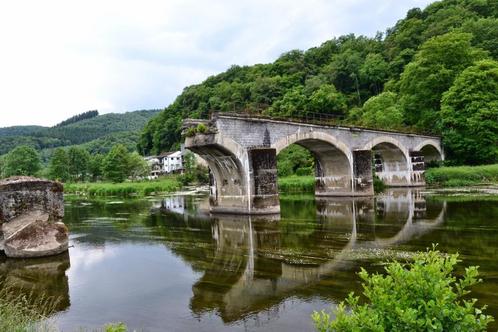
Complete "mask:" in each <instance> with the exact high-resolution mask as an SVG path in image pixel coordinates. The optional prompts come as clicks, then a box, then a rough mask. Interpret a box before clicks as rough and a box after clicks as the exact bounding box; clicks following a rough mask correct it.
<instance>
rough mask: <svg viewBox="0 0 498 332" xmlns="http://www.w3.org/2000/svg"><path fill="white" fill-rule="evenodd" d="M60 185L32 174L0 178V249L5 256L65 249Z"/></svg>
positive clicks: (45, 253) (66, 230)
mask: <svg viewBox="0 0 498 332" xmlns="http://www.w3.org/2000/svg"><path fill="white" fill-rule="evenodd" d="M62 193H63V187H62V185H61V184H60V183H58V182H53V181H47V180H41V179H37V178H32V177H15V178H8V179H6V180H3V181H0V208H1V209H0V249H1V250H3V251H4V252H5V255H6V256H8V257H16V258H23V257H26V258H29V257H43V256H51V255H56V254H60V253H62V252H65V251H67V249H68V235H69V234H68V233H69V232H68V229H67V227H66V226H65V225H64V224H63V223H62V222H61V219H62V217H63V215H64V202H63V194H62Z"/></svg>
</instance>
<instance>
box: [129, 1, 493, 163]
mask: <svg viewBox="0 0 498 332" xmlns="http://www.w3.org/2000/svg"><path fill="white" fill-rule="evenodd" d="M497 50H498V6H497V5H496V1H492V0H487V1H486V0H485V1H480V0H443V1H438V2H434V3H432V4H430V5H429V6H428V7H427V8H425V9H424V10H420V9H418V8H415V9H412V10H410V11H408V13H407V14H406V17H405V18H404V19H402V20H400V21H398V22H397V23H396V25H395V26H394V27H392V28H389V29H387V31H386V33H385V34H378V35H377V36H375V37H373V38H369V37H364V36H354V35H346V36H341V37H338V38H334V39H332V40H329V41H326V42H325V43H323V44H322V45H321V46H319V47H314V48H311V49H309V50H307V51H304V52H303V51H299V50H293V51H290V52H287V53H285V54H283V55H282V56H280V57H279V58H278V59H277V60H276V61H274V62H273V63H269V64H257V65H254V66H242V67H241V66H236V65H235V66H232V67H231V68H229V69H228V70H227V71H225V72H223V73H220V74H218V75H215V76H212V77H209V78H208V79H206V80H205V81H204V82H203V83H201V84H197V85H192V86H189V87H187V88H185V89H184V91H183V93H182V94H180V95H179V96H178V97H177V98H176V100H175V101H174V102H173V103H172V104H171V105H170V106H168V107H167V108H166V109H165V110H164V111H162V112H161V113H160V114H159V115H158V116H157V117H155V118H153V119H152V120H151V121H150V122H149V123H148V124H147V125H146V127H145V129H144V131H143V133H142V135H141V137H140V140H139V144H138V146H139V151H141V152H145V153H158V152H160V151H165V150H171V149H174V148H175V147H176V146H177V145H178V144H179V142H180V140H181V132H180V127H181V125H180V124H181V121H182V119H184V118H187V117H189V118H207V117H208V116H209V113H210V112H211V111H221V112H244V113H253V114H262V115H269V116H277V117H280V118H282V117H283V118H285V117H306V115H307V114H310V113H322V114H329V115H335V116H338V117H340V118H342V120H341V121H342V122H343V124H348V125H361V126H367V127H376V128H378V129H395V130H405V129H410V130H416V131H419V132H421V133H432V134H441V135H443V140H444V143H445V145H446V156H447V157H448V158H449V159H451V160H452V161H453V163H456V164H461V163H468V164H479V163H494V162H498V149H497V145H498V144H497V142H498V130H497V127H496V126H497V125H498V101H497V98H498V97H497V94H496V91H497V86H498V77H497V75H496V72H497V68H498V63H497V62H496V60H497V59H498V51H497ZM467 86H472V88H471V89H466V88H465V87H467Z"/></svg>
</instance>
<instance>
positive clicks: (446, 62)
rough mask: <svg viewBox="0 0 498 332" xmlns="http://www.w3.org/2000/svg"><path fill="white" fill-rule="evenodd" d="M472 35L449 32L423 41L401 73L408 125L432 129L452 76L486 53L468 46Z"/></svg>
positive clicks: (404, 108)
mask: <svg viewBox="0 0 498 332" xmlns="http://www.w3.org/2000/svg"><path fill="white" fill-rule="evenodd" d="M471 40H472V35H471V34H468V33H456V32H451V33H447V34H445V35H442V36H437V37H434V38H431V39H429V40H428V41H427V42H425V43H424V44H423V45H422V46H421V48H420V50H419V51H418V52H417V54H416V55H415V59H414V61H412V62H410V63H409V64H408V65H407V66H406V67H405V71H404V72H403V74H402V75H401V80H400V96H401V98H400V100H401V105H402V107H403V111H404V114H405V120H406V122H407V124H409V125H415V126H417V127H418V128H420V129H424V130H427V131H432V128H435V126H434V124H435V123H437V121H438V113H439V110H440V102H441V96H442V95H443V93H444V92H445V91H447V90H448V89H449V88H450V87H451V85H452V84H453V81H454V79H455V77H456V76H457V75H458V74H460V73H461V72H462V71H463V70H464V69H465V68H467V67H468V66H470V65H472V63H474V61H476V60H479V59H482V58H484V57H485V56H486V53H485V52H484V51H482V50H480V49H476V48H474V47H472V46H471Z"/></svg>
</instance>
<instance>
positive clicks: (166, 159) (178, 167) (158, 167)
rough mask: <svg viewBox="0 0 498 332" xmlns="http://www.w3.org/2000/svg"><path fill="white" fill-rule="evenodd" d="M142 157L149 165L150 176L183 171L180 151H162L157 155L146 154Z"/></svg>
mask: <svg viewBox="0 0 498 332" xmlns="http://www.w3.org/2000/svg"><path fill="white" fill-rule="evenodd" d="M144 159H145V160H146V161H147V162H148V163H149V165H150V167H151V174H150V176H151V177H157V176H159V175H162V174H170V173H181V172H183V153H182V151H172V152H163V153H161V154H160V155H158V156H148V157H145V158H144Z"/></svg>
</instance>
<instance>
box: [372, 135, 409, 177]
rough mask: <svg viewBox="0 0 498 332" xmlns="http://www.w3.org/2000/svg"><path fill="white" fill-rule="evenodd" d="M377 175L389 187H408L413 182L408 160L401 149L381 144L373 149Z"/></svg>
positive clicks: (389, 144) (385, 143)
mask: <svg viewBox="0 0 498 332" xmlns="http://www.w3.org/2000/svg"><path fill="white" fill-rule="evenodd" d="M372 155H373V168H374V173H375V175H376V176H377V177H378V178H379V179H381V180H382V181H383V182H384V183H385V184H386V185H387V186H406V185H409V184H410V182H411V179H410V172H409V167H408V160H407V158H406V156H405V154H404V153H403V151H401V149H400V148H399V147H397V146H396V145H394V144H392V143H388V142H384V143H379V144H377V145H375V146H373V147H372Z"/></svg>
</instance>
